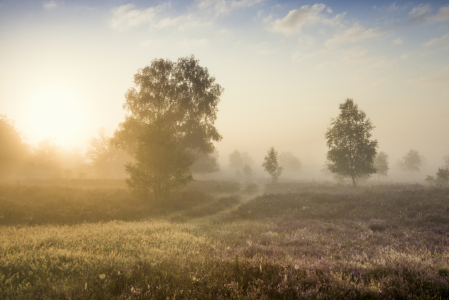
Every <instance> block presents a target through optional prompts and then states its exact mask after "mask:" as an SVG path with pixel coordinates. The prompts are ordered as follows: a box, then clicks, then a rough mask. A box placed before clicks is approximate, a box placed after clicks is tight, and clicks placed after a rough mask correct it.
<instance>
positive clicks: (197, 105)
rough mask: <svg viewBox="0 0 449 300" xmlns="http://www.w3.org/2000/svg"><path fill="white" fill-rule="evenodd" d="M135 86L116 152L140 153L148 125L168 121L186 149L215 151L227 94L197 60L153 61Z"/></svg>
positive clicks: (116, 136)
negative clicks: (217, 124) (219, 114)
mask: <svg viewBox="0 0 449 300" xmlns="http://www.w3.org/2000/svg"><path fill="white" fill-rule="evenodd" d="M134 83H135V84H136V87H137V88H130V89H129V90H128V92H127V93H126V95H125V98H126V102H125V104H124V105H123V108H124V109H125V110H126V111H127V112H128V114H127V116H126V117H125V121H124V122H122V123H120V125H119V128H118V129H117V130H116V131H115V133H114V137H113V139H112V141H113V143H114V144H115V145H116V146H118V147H119V148H121V149H125V150H127V151H128V152H129V153H131V154H134V153H136V149H137V144H138V143H137V141H138V137H139V136H140V135H141V134H142V133H143V132H144V131H145V130H146V129H145V128H146V127H147V125H148V124H151V123H152V122H154V121H155V120H156V119H158V118H164V120H165V122H167V123H168V124H169V125H170V126H171V127H172V128H173V134H174V135H175V136H176V138H177V140H178V142H179V144H180V146H181V147H183V148H184V149H190V150H192V151H199V152H202V153H203V154H209V153H212V152H213V151H214V149H215V148H214V145H213V143H212V142H213V141H220V140H221V138H222V137H221V135H220V134H219V133H218V131H217V129H216V128H215V126H214V122H215V120H216V117H217V111H218V109H217V104H218V102H219V101H220V96H221V93H222V92H223V88H222V87H221V86H220V85H218V84H217V83H215V78H214V77H212V76H210V75H209V71H208V70H207V68H204V67H201V66H200V65H199V62H198V60H196V59H195V58H194V56H190V57H182V58H179V59H178V61H177V62H172V61H170V60H164V59H155V60H153V61H152V62H151V65H150V66H147V67H145V68H143V69H140V70H139V71H138V72H137V74H136V75H134Z"/></svg>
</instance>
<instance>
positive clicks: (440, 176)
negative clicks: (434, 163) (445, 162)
mask: <svg viewBox="0 0 449 300" xmlns="http://www.w3.org/2000/svg"><path fill="white" fill-rule="evenodd" d="M426 182H427V183H429V184H431V185H435V186H439V187H441V186H447V185H448V184H449V169H448V168H438V171H437V174H436V177H433V176H429V175H428V176H427V178H426Z"/></svg>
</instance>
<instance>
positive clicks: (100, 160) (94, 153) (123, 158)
mask: <svg viewBox="0 0 449 300" xmlns="http://www.w3.org/2000/svg"><path fill="white" fill-rule="evenodd" d="M86 157H87V158H88V159H89V160H90V161H91V166H92V169H93V170H94V172H95V173H96V174H97V176H99V177H101V178H111V177H112V178H123V177H125V176H126V172H125V164H126V163H128V162H130V161H131V160H132V157H131V156H129V155H128V154H127V153H126V152H125V151H124V150H121V149H118V148H117V147H115V146H114V145H113V144H112V143H111V138H110V137H108V136H106V133H105V129H104V128H100V129H99V130H98V137H92V138H91V139H90V141H89V146H88V148H87V152H86Z"/></svg>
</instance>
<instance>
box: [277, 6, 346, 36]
mask: <svg viewBox="0 0 449 300" xmlns="http://www.w3.org/2000/svg"><path fill="white" fill-rule="evenodd" d="M324 11H326V13H328V14H329V13H331V12H332V10H331V9H330V8H329V7H327V6H326V5H324V4H314V5H312V6H308V5H304V6H302V7H301V8H300V9H294V10H291V11H290V12H289V13H288V14H287V16H285V17H284V18H283V19H277V20H275V21H274V23H273V26H272V28H271V31H273V32H278V33H282V34H284V35H287V36H289V35H294V34H297V33H300V32H301V29H302V28H303V27H304V26H307V25H315V24H326V25H339V24H340V20H339V19H340V18H341V17H342V16H344V14H343V15H337V16H336V17H334V18H329V17H328V15H326V14H325V13H323V12H324Z"/></svg>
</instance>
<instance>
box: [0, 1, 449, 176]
mask: <svg viewBox="0 0 449 300" xmlns="http://www.w3.org/2000/svg"><path fill="white" fill-rule="evenodd" d="M192 54H193V55H195V58H196V59H198V60H199V61H200V65H201V66H203V67H207V68H208V70H209V72H210V74H211V75H213V76H215V78H216V82H217V83H218V84H220V85H221V86H222V87H223V88H224V89H225V91H224V93H223V95H222V97H221V101H220V103H219V105H218V109H219V113H218V118H217V121H216V127H217V128H218V130H219V132H220V133H221V134H222V135H223V140H222V141H221V142H219V143H217V144H216V147H217V149H218V151H219V154H220V162H221V163H222V164H227V160H228V155H229V153H231V152H232V151H234V150H236V149H238V150H240V151H247V152H249V153H251V154H252V155H253V157H254V159H255V161H260V162H261V161H262V159H263V156H264V155H265V154H266V151H267V150H268V149H269V148H270V147H271V146H274V147H275V148H276V149H277V150H278V151H280V152H282V151H289V152H292V153H294V154H295V155H297V156H298V157H299V158H300V160H301V161H302V162H303V165H304V166H305V168H307V166H312V165H313V166H315V167H314V168H315V169H316V170H317V168H316V166H318V165H322V164H323V163H324V160H325V154H326V151H327V149H326V141H325V138H324V133H325V131H326V130H327V128H328V126H329V124H330V121H331V118H334V117H336V116H337V115H338V113H339V109H338V105H339V104H340V103H342V102H344V101H345V99H346V98H351V99H354V101H355V103H356V104H358V106H359V108H360V109H362V110H363V111H365V113H366V114H367V116H368V117H369V118H370V119H371V121H372V123H373V124H374V125H375V126H376V128H375V129H374V130H373V137H374V138H376V139H377V140H378V142H379V151H385V152H386V153H388V154H389V156H390V163H394V162H396V161H397V160H399V159H400V158H401V157H402V156H403V155H405V153H407V152H408V151H409V150H411V149H415V150H417V151H418V152H419V153H420V154H422V155H423V156H424V157H425V158H426V162H427V164H428V167H429V169H431V168H436V167H438V166H439V165H442V163H443V156H445V155H449V138H448V129H449V117H448V115H449V3H448V2H447V1H426V2H420V1H396V2H391V1H355V0H352V1H330V2H313V1H274V0H240V1H238V0H194V1H119V0H111V1H99V0H98V1H56V0H54V1H25V0H0V66H1V68H0V114H3V115H7V117H8V118H9V119H12V120H14V121H15V126H16V127H17V128H18V129H19V130H20V131H21V132H22V133H23V134H24V135H25V136H26V137H27V140H28V142H29V143H31V144H36V143H37V142H38V141H40V140H42V139H44V138H46V137H53V138H54V141H55V142H56V143H58V144H60V145H61V146H63V147H66V148H73V147H78V148H81V149H85V148H86V145H87V143H88V141H89V139H90V138H91V137H93V136H96V133H97V131H98V129H99V128H101V127H104V128H105V129H106V132H107V134H108V135H112V133H113V132H114V130H115V129H116V128H117V126H118V124H119V123H120V122H121V121H123V119H124V116H125V111H124V110H123V108H122V105H123V103H124V102H125V97H124V94H125V93H126V91H127V90H128V89H129V88H131V87H133V86H134V83H133V76H134V74H135V73H136V72H137V70H138V69H139V68H143V67H145V66H147V65H149V64H150V63H151V61H152V60H153V59H158V58H165V59H170V60H173V61H175V60H177V58H179V57H185V56H189V55H192Z"/></svg>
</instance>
